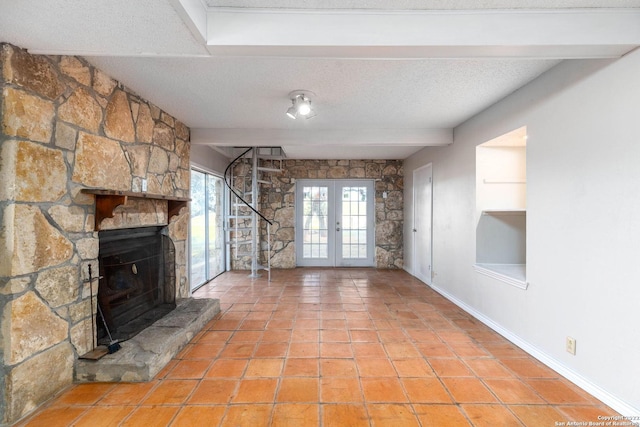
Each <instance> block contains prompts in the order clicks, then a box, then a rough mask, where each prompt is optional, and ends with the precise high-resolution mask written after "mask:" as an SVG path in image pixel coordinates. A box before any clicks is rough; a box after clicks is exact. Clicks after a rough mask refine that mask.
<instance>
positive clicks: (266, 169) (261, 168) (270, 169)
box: [258, 166, 282, 173]
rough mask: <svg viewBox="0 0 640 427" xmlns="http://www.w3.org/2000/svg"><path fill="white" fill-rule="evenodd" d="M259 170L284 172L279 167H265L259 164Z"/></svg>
mask: <svg viewBox="0 0 640 427" xmlns="http://www.w3.org/2000/svg"><path fill="white" fill-rule="evenodd" d="M258 170H259V171H260V172H274V173H280V172H282V169H278V168H265V167H262V166H258Z"/></svg>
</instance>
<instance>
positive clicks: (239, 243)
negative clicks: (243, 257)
mask: <svg viewBox="0 0 640 427" xmlns="http://www.w3.org/2000/svg"><path fill="white" fill-rule="evenodd" d="M252 242H253V241H252V240H234V239H231V240H229V241H228V242H227V244H228V245H246V244H247V243H252Z"/></svg>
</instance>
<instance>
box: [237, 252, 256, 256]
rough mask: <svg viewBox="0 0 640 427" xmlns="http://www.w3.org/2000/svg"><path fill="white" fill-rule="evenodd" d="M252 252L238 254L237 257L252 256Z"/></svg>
mask: <svg viewBox="0 0 640 427" xmlns="http://www.w3.org/2000/svg"><path fill="white" fill-rule="evenodd" d="M252 255H253V254H252V253H251V252H236V256H252Z"/></svg>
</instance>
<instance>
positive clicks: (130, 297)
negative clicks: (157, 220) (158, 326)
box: [96, 227, 176, 344]
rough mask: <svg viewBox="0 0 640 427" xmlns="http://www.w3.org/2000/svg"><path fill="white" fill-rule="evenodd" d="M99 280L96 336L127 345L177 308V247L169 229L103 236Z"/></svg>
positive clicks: (107, 232)
mask: <svg viewBox="0 0 640 427" xmlns="http://www.w3.org/2000/svg"><path fill="white" fill-rule="evenodd" d="M99 240H100V250H99V255H98V258H99V264H100V281H99V286H98V304H99V305H100V309H101V311H102V314H103V316H104V320H105V322H102V319H98V321H97V322H96V324H97V337H98V342H99V343H101V344H108V343H109V342H110V339H109V334H108V333H107V330H106V328H105V326H104V323H106V325H107V327H108V329H109V333H110V334H111V337H112V339H113V340H114V341H125V340H128V339H130V338H132V337H133V336H135V335H136V334H137V333H139V332H140V331H142V330H143V329H145V328H147V327H149V326H150V325H151V324H152V323H154V322H155V321H156V320H159V319H160V318H162V317H164V316H165V315H166V314H167V313H169V312H170V311H171V310H173V309H174V308H175V307H176V302H175V296H176V291H175V282H176V278H175V247H174V245H173V242H172V241H171V239H170V238H169V236H168V232H167V228H166V227H140V228H128V229H118V230H105V231H100V233H99Z"/></svg>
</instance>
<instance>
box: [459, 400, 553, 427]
mask: <svg viewBox="0 0 640 427" xmlns="http://www.w3.org/2000/svg"><path fill="white" fill-rule="evenodd" d="M461 408H462V410H463V411H464V412H465V413H466V414H467V417H469V419H470V420H471V422H472V424H473V425H474V427H515V426H521V425H522V423H521V422H520V421H519V420H518V419H517V418H516V417H515V416H514V415H513V414H512V413H511V412H509V410H508V409H507V408H506V407H504V406H501V405H462V406H461ZM539 426H541V425H540V424H539V425H538V426H536V427H539Z"/></svg>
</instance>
